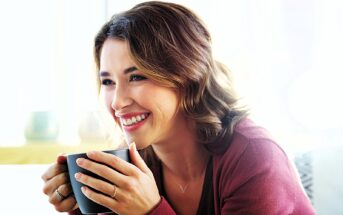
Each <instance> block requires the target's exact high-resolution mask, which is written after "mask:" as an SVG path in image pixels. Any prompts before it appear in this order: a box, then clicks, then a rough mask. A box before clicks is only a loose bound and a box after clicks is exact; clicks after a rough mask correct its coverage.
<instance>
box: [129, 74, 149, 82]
mask: <svg viewBox="0 0 343 215" xmlns="http://www.w3.org/2000/svg"><path fill="white" fill-rule="evenodd" d="M145 79H147V78H146V77H144V76H142V75H135V74H132V75H130V79H129V81H142V80H145Z"/></svg>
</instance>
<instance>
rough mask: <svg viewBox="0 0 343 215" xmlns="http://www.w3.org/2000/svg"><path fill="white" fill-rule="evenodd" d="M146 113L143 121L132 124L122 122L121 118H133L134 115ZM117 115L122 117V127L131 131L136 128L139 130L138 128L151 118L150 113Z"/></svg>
mask: <svg viewBox="0 0 343 215" xmlns="http://www.w3.org/2000/svg"><path fill="white" fill-rule="evenodd" d="M142 114H144V115H145V119H144V120H142V121H139V122H138V123H135V124H132V125H124V124H123V123H122V120H121V119H125V120H127V119H131V118H132V117H134V116H138V115H142ZM116 116H117V117H118V118H119V119H120V122H121V126H122V128H123V129H124V130H125V131H127V132H131V131H134V130H137V129H138V128H140V127H141V126H142V125H143V124H144V123H145V122H146V120H147V119H148V118H149V116H150V113H146V112H145V113H128V114H123V115H119V114H118V115H117V114H116Z"/></svg>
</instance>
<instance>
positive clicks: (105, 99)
mask: <svg viewBox="0 0 343 215" xmlns="http://www.w3.org/2000/svg"><path fill="white" fill-rule="evenodd" d="M100 98H101V102H102V103H103V104H104V105H105V107H106V109H107V111H108V112H110V113H111V114H114V113H113V109H112V98H113V96H112V94H111V93H109V92H106V91H100Z"/></svg>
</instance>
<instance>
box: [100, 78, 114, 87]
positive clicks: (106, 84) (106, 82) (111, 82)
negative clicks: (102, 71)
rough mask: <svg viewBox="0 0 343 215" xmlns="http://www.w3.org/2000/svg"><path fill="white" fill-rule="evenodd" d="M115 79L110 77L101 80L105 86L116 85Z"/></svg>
mask: <svg viewBox="0 0 343 215" xmlns="http://www.w3.org/2000/svg"><path fill="white" fill-rule="evenodd" d="M114 84H115V83H114V81H112V80H110V79H104V80H102V81H101V85H105V86H109V85H114Z"/></svg>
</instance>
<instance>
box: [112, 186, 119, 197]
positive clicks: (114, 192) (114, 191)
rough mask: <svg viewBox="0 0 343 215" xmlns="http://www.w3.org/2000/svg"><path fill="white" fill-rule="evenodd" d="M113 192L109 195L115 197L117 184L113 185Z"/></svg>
mask: <svg viewBox="0 0 343 215" xmlns="http://www.w3.org/2000/svg"><path fill="white" fill-rule="evenodd" d="M113 189H114V190H113V194H112V195H111V197H112V198H113V199H114V198H115V197H116V195H117V189H118V188H117V186H116V185H113Z"/></svg>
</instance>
